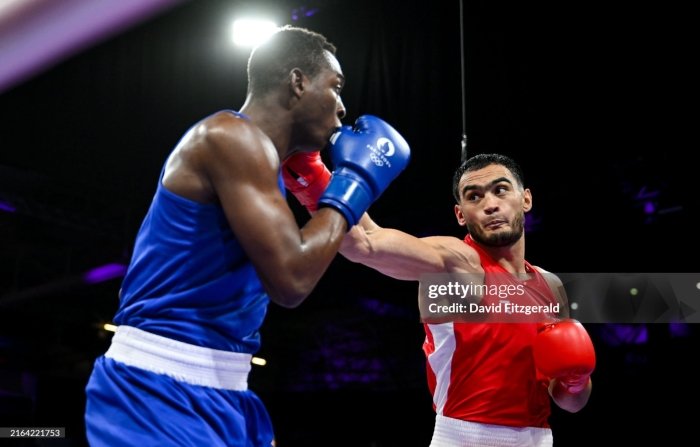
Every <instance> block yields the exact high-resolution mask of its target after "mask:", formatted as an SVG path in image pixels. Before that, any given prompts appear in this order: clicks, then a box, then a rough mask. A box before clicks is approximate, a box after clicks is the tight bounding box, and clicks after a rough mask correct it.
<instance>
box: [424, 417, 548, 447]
mask: <svg viewBox="0 0 700 447" xmlns="http://www.w3.org/2000/svg"><path fill="white" fill-rule="evenodd" d="M552 444H553V439H552V430H551V429H549V428H539V427H508V426H505V425H491V424H481V423H478V422H470V421H463V420H461V419H454V418H448V417H445V416H442V415H437V417H436V418H435V431H434V432H433V440H432V442H431V443H430V447H460V446H465V447H466V446H469V447H551V446H552Z"/></svg>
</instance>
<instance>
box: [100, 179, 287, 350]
mask: <svg viewBox="0 0 700 447" xmlns="http://www.w3.org/2000/svg"><path fill="white" fill-rule="evenodd" d="M164 171H165V167H164V168H163V170H162V171H161V175H160V180H159V181H158V188H157V190H156V193H155V196H154V198H153V202H152V203H151V206H150V208H149V210H148V213H147V214H146V217H145V218H144V221H143V223H142V224H141V228H140V229H139V232H138V235H137V237H136V244H135V246H134V253H133V255H132V258H131V262H130V264H129V268H128V270H127V273H126V276H125V277H124V281H123V282H122V290H121V299H120V304H119V310H118V311H117V314H116V316H115V318H114V321H115V323H117V324H119V325H128V326H133V327H137V328H139V329H142V330H144V331H147V332H151V333H154V334H158V335H162V336H164V337H168V338H171V339H175V340H179V341H182V342H185V343H190V344H193V345H197V346H204V347H207V348H213V349H221V350H226V351H234V352H242V353H248V354H253V353H255V352H256V351H257V350H258V349H259V347H260V333H259V329H260V326H261V325H262V323H263V319H264V318H265V313H266V311H267V305H268V303H269V297H268V296H267V294H266V293H265V290H264V289H263V286H262V283H261V282H260V278H259V277H258V275H257V273H256V271H255V269H254V268H253V265H252V263H251V262H250V259H249V258H248V256H247V255H246V254H245V252H244V251H243V248H242V247H241V245H240V243H239V242H238V240H236V237H235V236H234V234H233V232H232V231H231V229H230V227H229V224H228V221H227V220H226V216H225V215H224V212H223V209H222V208H221V206H220V205H218V204H202V203H198V202H194V201H192V200H189V199H186V198H184V197H181V196H179V195H177V194H175V193H173V192H171V191H169V190H168V189H166V188H165V187H164V186H163V184H162V178H163V173H164ZM279 184H280V190H281V191H282V194H283V195H284V194H285V189H284V183H283V180H282V176H281V175H280V177H279Z"/></svg>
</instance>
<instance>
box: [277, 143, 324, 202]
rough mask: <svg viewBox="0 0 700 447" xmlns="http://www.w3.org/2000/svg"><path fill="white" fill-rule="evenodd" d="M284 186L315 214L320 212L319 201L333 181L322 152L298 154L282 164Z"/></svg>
mask: <svg viewBox="0 0 700 447" xmlns="http://www.w3.org/2000/svg"><path fill="white" fill-rule="evenodd" d="M282 178H283V179H284V186H285V187H286V188H287V189H288V190H289V191H290V192H291V193H292V194H294V197H296V198H297V200H299V202H300V203H301V204H302V205H304V206H305V207H306V209H307V210H309V212H311V213H313V212H315V211H316V210H318V199H319V198H320V197H321V194H323V192H324V191H325V190H326V187H327V186H328V183H329V182H330V180H331V171H329V170H328V168H327V167H326V165H325V164H323V160H321V153H320V152H297V153H295V154H292V155H291V156H290V157H287V159H286V160H284V162H283V163H282Z"/></svg>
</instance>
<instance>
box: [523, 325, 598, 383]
mask: <svg viewBox="0 0 700 447" xmlns="http://www.w3.org/2000/svg"><path fill="white" fill-rule="evenodd" d="M533 355H534V358H535V367H536V368H537V370H538V372H540V373H541V374H543V375H545V376H547V377H550V378H556V379H559V382H560V383H561V385H562V386H564V388H566V389H567V390H568V391H569V392H571V393H578V392H580V391H582V390H583V389H584V388H585V387H586V385H587V384H588V378H589V377H590V376H591V374H592V373H593V370H594V369H595V349H594V348H593V342H592V341H591V338H590V337H589V335H588V332H586V329H585V328H584V327H583V325H582V324H581V323H579V322H578V321H576V320H573V319H566V320H561V321H558V322H555V323H549V324H545V325H543V326H542V327H541V328H540V330H539V332H538V334H537V335H536V336H535V342H534V344H533Z"/></svg>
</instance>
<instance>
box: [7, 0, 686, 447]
mask: <svg viewBox="0 0 700 447" xmlns="http://www.w3.org/2000/svg"><path fill="white" fill-rule="evenodd" d="M564 3H565V5H562V4H560V3H559V2H550V1H547V2H538V3H536V4H532V3H531V2H490V1H486V0H483V1H469V0H465V4H464V12H465V14H464V43H465V51H464V57H465V65H466V76H465V78H464V79H465V84H466V91H465V96H466V115H465V119H466V126H467V127H466V131H467V134H468V137H469V140H468V141H469V144H468V147H469V153H470V154H476V153H480V152H501V153H505V154H508V155H511V156H513V157H514V158H516V160H518V161H519V162H520V163H521V164H522V166H523V168H524V171H525V182H526V185H527V186H529V187H530V188H531V190H532V192H533V196H534V210H533V212H532V213H531V215H529V217H528V226H527V229H528V237H527V240H528V243H527V252H528V255H527V258H528V260H530V261H531V262H532V263H534V264H537V265H541V266H543V267H544V268H546V269H548V270H550V271H554V272H697V271H698V268H697V261H696V253H697V251H698V248H700V247H699V245H700V244H698V240H697V239H698V238H697V220H696V215H697V200H696V199H695V187H696V185H697V180H696V175H695V169H694V166H693V164H692V163H690V162H689V161H688V159H687V156H688V155H687V154H689V153H691V152H693V151H694V150H695V149H696V148H697V143H696V142H695V141H696V139H695V138H693V137H685V136H684V134H685V132H684V128H686V127H689V124H690V119H689V118H687V117H684V116H683V115H682V113H681V112H680V111H681V110H683V109H685V108H687V107H688V106H691V107H692V106H693V105H694V104H692V103H690V95H689V89H687V88H686V87H685V86H686V85H687V83H686V82H685V81H687V79H688V78H689V75H686V74H685V73H687V68H688V65H689V64H690V61H691V60H692V58H693V57H692V56H691V54H693V53H691V52H690V51H689V50H687V49H686V48H687V47H688V46H689V44H688V40H689V39H690V35H691V31H690V29H691V28H690V26H689V25H688V24H687V23H686V20H687V19H686V17H688V13H687V11H682V10H681V9H680V8H678V7H677V6H674V5H672V4H666V3H665V4H664V6H663V7H660V6H659V5H649V6H646V7H645V6H640V5H636V4H634V5H633V4H629V5H623V4H616V5H612V6H611V5H610V2H602V1H600V2H599V1H593V2H590V1H589V2H564ZM257 4H258V5H263V6H266V7H268V8H269V9H270V10H271V11H273V12H275V13H277V14H278V15H279V16H280V17H281V19H279V21H280V23H291V24H295V25H298V26H303V27H307V28H310V29H312V30H314V31H318V32H321V33H323V34H324V35H326V36H327V37H328V38H329V39H330V40H331V41H332V42H334V43H335V44H336V45H337V46H338V53H337V56H338V59H339V60H340V62H341V64H342V66H343V70H344V72H345V75H346V77H347V86H346V88H345V90H344V92H343V99H344V102H345V105H346V107H347V110H348V116H347V117H346V119H345V120H344V121H345V123H346V124H351V123H352V122H353V121H354V120H355V119H356V118H357V117H358V116H360V115H362V114H365V113H371V114H375V115H378V116H381V117H382V118H384V119H385V120H387V121H388V122H390V123H391V124H393V125H394V126H395V127H396V128H397V129H398V130H399V131H401V132H402V134H403V135H404V136H405V137H406V139H407V140H408V142H409V143H410V145H411V148H412V160H411V163H410V165H409V167H408V168H407V169H406V171H405V172H404V173H403V174H401V176H400V177H399V178H398V179H397V180H396V181H395V182H394V183H393V184H392V185H391V187H390V188H389V189H388V191H387V192H386V193H385V194H384V195H383V196H382V197H381V198H380V199H379V200H378V201H377V202H376V203H375V204H374V205H373V206H372V209H371V214H372V216H373V218H374V219H375V220H376V221H377V222H378V223H379V224H380V225H383V226H386V227H394V228H398V229H401V230H404V231H407V232H409V233H412V234H415V235H435V234H442V235H454V236H458V237H462V236H463V230H462V229H461V228H460V227H459V226H458V225H457V224H456V221H455V218H454V214H453V203H454V202H453V199H452V195H451V181H452V173H453V171H454V168H455V167H456V165H457V164H458V162H459V158H460V140H461V135H462V131H463V129H462V117H463V115H462V99H461V98H462V90H461V80H462V73H461V70H460V58H461V49H460V20H459V18H460V17H459V16H460V8H459V2H458V1H456V0H455V1H444V2H431V3H430V4H429V3H424V4H409V3H406V2H400V1H393V0H381V1H380V0H374V1H372V0H357V1H352V2H348V1H339V0H328V1H320V0H317V1H314V0H309V1H307V2H305V3H304V2H294V1H288V0H280V1H276V2H271V1H270V2H257ZM248 7H249V4H248V3H244V2H239V1H223V0H198V1H190V2H185V3H184V4H182V5H180V6H178V7H175V8H173V9H171V10H169V11H167V12H165V13H163V14H162V15H160V16H159V17H157V18H154V19H151V20H149V21H148V22H146V23H142V24H140V25H138V26H135V27H133V28H131V29H130V30H128V31H127V32H125V33H123V34H120V35H119V36H117V37H114V38H112V39H109V40H108V41H104V42H101V43H99V44H98V45H95V46H93V47H92V48H90V49H89V50H87V51H84V52H82V53H81V54H79V55H75V56H73V57H71V58H69V59H68V60H65V61H64V62H62V63H60V64H59V65H57V66H55V67H54V68H52V69H51V70H49V71H47V72H45V73H43V74H40V75H38V76H36V77H34V78H33V79H31V80H28V81H26V82H24V83H23V84H21V85H18V86H16V87H15V88H13V89H11V90H9V91H6V92H3V93H2V94H0V201H1V203H5V204H11V205H12V207H13V208H14V209H15V210H14V212H4V211H0V426H19V425H24V426H65V427H66V428H67V431H68V434H69V436H68V439H66V440H65V441H63V442H59V441H54V442H53V443H48V442H45V443H41V442H37V443H29V442H27V443H25V444H26V445H66V446H80V445H83V444H84V442H85V441H84V428H83V421H82V417H83V410H84V404H85V401H84V399H85V396H84V387H85V384H86V381H87V378H88V376H89V373H90V370H91V367H92V362H93V361H94V359H95V358H96V357H97V356H98V355H100V354H102V353H103V352H104V351H105V350H106V349H107V347H108V345H109V339H110V336H111V333H109V332H106V331H104V330H102V329H101V327H102V324H103V323H105V322H109V321H110V319H111V317H112V316H113V314H114V312H115V310H116V307H117V304H118V303H117V291H118V289H119V279H118V278H117V279H113V280H111V281H106V282H103V283H99V284H94V285H87V284H85V283H84V282H83V281H81V279H80V278H81V275H82V274H83V273H84V272H86V271H88V270H90V269H92V268H94V267H97V266H100V265H105V264H110V263H123V264H126V263H128V261H129V257H130V254H131V248H132V244H133V239H134V236H135V234H136V231H137V229H138V226H139V225H140V222H141V219H142V218H143V216H144V214H145V212H146V209H147V207H148V204H149V202H150V199H151V197H152V194H153V192H154V191H155V182H156V181H157V177H158V173H159V171H160V168H161V166H162V163H163V161H164V160H165V158H166V156H167V155H168V153H169V151H170V150H171V149H172V147H173V146H174V145H175V144H176V143H177V141H178V139H179V138H180V136H181V135H182V134H183V133H184V131H185V130H186V129H187V128H188V127H189V126H190V125H192V124H193V123H194V122H195V121H197V120H199V119H201V118H202V117H204V116H206V115H208V114H210V113H213V112H214V111H216V110H219V109H223V108H230V109H236V108H238V107H240V106H241V105H242V104H243V100H244V96H245V87H246V80H245V64H246V60H247V56H248V52H247V51H244V50H241V49H239V48H235V47H234V46H233V45H232V44H230V43H229V40H228V34H227V33H228V29H229V26H230V21H231V19H232V18H233V16H234V15H235V14H237V13H240V12H243V11H245V10H247V8H248ZM294 12H296V13H299V12H302V13H306V12H308V13H309V15H308V16H306V15H304V14H300V15H299V16H300V18H298V19H296V20H292V18H291V17H292V15H293V13H294ZM0 63H11V62H10V61H0ZM686 103H689V104H686ZM290 204H291V206H292V207H293V209H294V210H295V212H296V213H297V216H298V217H299V220H300V223H303V221H304V219H305V214H304V212H303V210H301V209H300V207H299V206H298V205H297V204H296V202H294V201H293V199H290ZM687 259H690V261H687ZM416 292H417V284H416V283H409V282H399V281H396V280H392V279H388V278H384V277H382V276H381V275H379V274H377V273H375V272H373V271H371V270H370V269H367V268H365V267H362V266H358V265H354V264H351V263H349V262H347V261H345V260H344V259H342V258H338V259H337V260H336V261H334V263H333V265H332V266H331V268H330V269H329V271H328V272H327V274H326V275H325V276H324V278H323V279H322V281H321V283H320V284H319V285H318V287H317V288H316V290H315V291H314V293H313V294H312V295H311V296H310V297H309V298H308V300H307V301H306V302H305V303H304V304H303V305H302V306H300V307H299V308H297V309H294V310H288V309H282V308H279V307H276V306H275V305H274V304H273V305H271V306H270V309H269V317H268V319H267V321H266V323H265V325H264V327H263V347H262V350H261V351H260V352H259V356H260V357H263V358H265V359H267V361H268V365H267V366H265V367H254V368H253V372H252V374H251V377H250V386H251V388H252V389H254V390H255V391H257V392H258V393H259V394H260V396H261V397H262V398H263V400H264V402H265V403H266V405H267V406H268V408H269V411H270V413H271V415H272V418H273V422H274V423H275V426H276V430H277V433H278V442H279V445H280V446H281V447H286V446H312V445H348V446H395V445H396V446H397V445H407V446H421V445H427V444H428V443H429V440H430V435H431V433H432V425H433V418H434V413H433V412H432V408H431V400H430V396H429V394H428V390H427V386H426V384H425V372H424V368H425V366H424V356H423V353H422V351H421V343H422V340H423V335H424V334H423V330H422V327H421V325H420V324H419V317H418V311H417V306H416ZM587 327H588V328H589V331H590V333H591V335H592V336H593V338H594V342H595V343H596V348H597V353H598V367H597V370H596V372H595V374H594V381H595V391H594V393H593V396H592V398H591V401H590V402H589V405H588V406H587V407H586V408H585V409H584V410H583V411H582V412H580V413H579V414H576V415H571V414H564V413H562V412H560V411H559V410H557V409H555V410H554V413H553V416H552V426H553V430H554V432H555V439H556V442H555V445H557V446H569V445H589V444H591V443H593V442H596V441H598V440H600V439H607V440H611V441H613V442H620V443H622V442H624V443H630V442H636V441H644V440H649V439H651V438H650V437H653V436H655V435H658V436H664V437H665V438H666V441H667V442H671V441H672V440H673V439H675V438H676V437H678V438H679V439H680V437H681V436H684V435H687V433H689V430H688V426H687V423H689V422H691V415H689V414H687V413H684V412H683V411H682V410H681V409H680V407H681V405H684V406H686V408H687V406H688V404H690V405H692V404H693V403H694V398H695V397H697V391H696V390H695V388H696V387H694V386H693V385H692V384H693V383H694V380H693V375H694V374H693V373H692V370H691V368H690V366H689V362H690V360H689V358H692V357H693V356H694V355H695V352H696V350H697V347H698V331H697V329H696V327H695V326H694V325H669V324H651V325H633V326H613V325H594V324H591V325H587ZM601 433H606V434H605V435H602V434H601ZM3 441H5V440H0V444H2V442H3ZM18 445H19V444H18Z"/></svg>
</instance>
